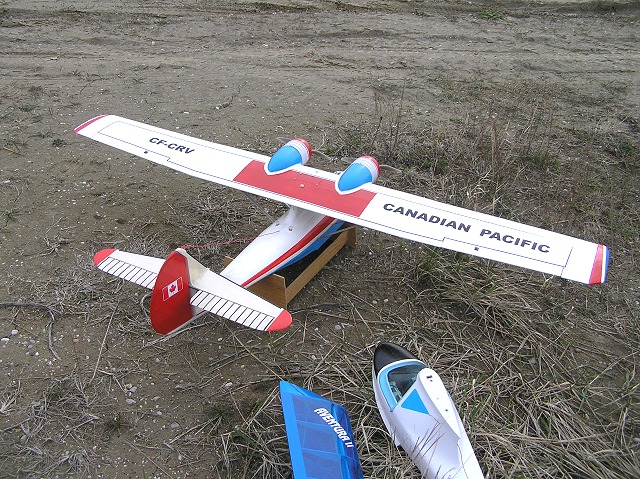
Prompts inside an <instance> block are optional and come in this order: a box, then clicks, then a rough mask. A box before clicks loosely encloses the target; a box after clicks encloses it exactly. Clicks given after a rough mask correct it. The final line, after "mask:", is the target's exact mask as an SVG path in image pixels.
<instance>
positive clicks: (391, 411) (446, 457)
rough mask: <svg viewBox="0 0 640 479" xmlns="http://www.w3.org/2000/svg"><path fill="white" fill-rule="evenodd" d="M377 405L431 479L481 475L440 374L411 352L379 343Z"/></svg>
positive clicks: (393, 432) (398, 441)
mask: <svg viewBox="0 0 640 479" xmlns="http://www.w3.org/2000/svg"><path fill="white" fill-rule="evenodd" d="M373 390H374V393H375V398H376V403H377V405H378V410H379V411H380V415H381V416H382V420H383V421H384V424H385V426H387V429H388V430H389V433H390V434H391V436H392V437H393V440H394V442H395V443H396V446H398V447H402V448H403V449H404V451H405V452H406V453H407V454H409V456H411V459H412V460H413V462H414V463H415V464H416V466H417V467H418V469H420V472H422V475H423V477H426V478H428V479H482V478H484V475H483V474H482V469H480V465H479V464H478V460H477V459H476V456H475V454H474V452H473V448H472V447H471V443H470V442H469V438H468V437H467V433H466V432H465V429H464V426H463V425H462V421H461V420H460V416H459V415H458V411H457V410H456V407H455V405H454V404H453V401H452V400H451V397H450V396H449V393H447V391H446V389H445V388H444V385H443V384H442V380H441V379H440V377H439V376H438V374H437V373H436V372H435V371H433V370H431V369H429V368H427V366H426V365H425V364H424V363H423V362H422V361H420V360H418V359H417V358H416V357H415V356H414V355H413V354H411V353H410V352H408V351H407V350H405V349H404V348H401V347H400V346H397V345H395V344H391V343H381V344H379V345H378V347H377V348H376V350H375V353H374V356H373Z"/></svg>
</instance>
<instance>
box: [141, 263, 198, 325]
mask: <svg viewBox="0 0 640 479" xmlns="http://www.w3.org/2000/svg"><path fill="white" fill-rule="evenodd" d="M190 299H191V295H190V294H189V268H188V267H187V258H185V257H184V256H182V255H181V254H180V253H178V252H177V251H173V252H172V253H171V254H170V255H169V256H168V257H167V259H166V260H165V262H164V264H163V265H162V268H160V272H159V273H158V278H157V279H156V284H155V286H154V288H153V292H152V293H151V305H150V312H149V313H150V316H151V326H153V329H155V330H156V331H157V332H159V333H160V334H169V333H170V332H172V331H175V330H176V329H178V328H179V327H180V326H183V325H184V324H186V323H187V322H189V321H190V320H191V319H193V317H194V316H195V314H194V311H193V310H192V308H191V303H190Z"/></svg>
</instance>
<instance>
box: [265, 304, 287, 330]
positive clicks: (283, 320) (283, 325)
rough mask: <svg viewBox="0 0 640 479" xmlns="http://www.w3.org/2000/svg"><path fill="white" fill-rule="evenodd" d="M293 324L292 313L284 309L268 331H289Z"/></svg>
mask: <svg viewBox="0 0 640 479" xmlns="http://www.w3.org/2000/svg"><path fill="white" fill-rule="evenodd" d="M292 322H293V318H292V317H291V313H289V311H287V310H286V309H283V310H282V311H281V312H280V314H279V315H278V316H277V317H276V319H274V320H273V323H271V324H270V325H269V327H268V328H267V331H269V332H271V331H281V330H283V329H287V328H288V327H289V326H291V323H292Z"/></svg>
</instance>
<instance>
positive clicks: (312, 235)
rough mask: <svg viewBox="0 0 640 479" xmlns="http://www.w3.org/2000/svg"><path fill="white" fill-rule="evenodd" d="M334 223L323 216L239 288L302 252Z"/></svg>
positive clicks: (332, 219)
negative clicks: (294, 242)
mask: <svg viewBox="0 0 640 479" xmlns="http://www.w3.org/2000/svg"><path fill="white" fill-rule="evenodd" d="M334 221H335V219H334V218H330V217H328V216H325V217H324V218H322V220H320V222H319V223H318V224H316V225H315V226H314V227H313V228H312V229H311V230H310V231H309V232H308V233H307V234H306V235H304V236H303V237H302V239H301V240H300V241H298V242H297V243H296V244H294V245H293V246H292V247H291V248H289V249H288V250H287V251H286V252H285V253H284V254H283V255H281V256H280V257H279V258H278V259H276V260H275V261H273V262H271V264H269V265H268V266H266V267H265V268H263V269H262V270H261V271H258V272H257V273H256V274H254V275H253V276H252V277H251V278H249V279H248V280H246V281H245V282H244V283H242V285H241V286H242V287H246V286H247V285H248V284H252V283H253V282H254V281H256V280H257V279H258V278H261V277H262V276H265V275H266V274H267V273H270V272H272V271H274V270H275V269H277V268H278V267H280V266H281V265H283V264H284V263H286V262H287V261H289V260H290V259H291V258H292V257H293V256H295V255H297V254H298V253H300V252H302V250H303V249H304V248H305V247H306V246H308V245H310V244H311V243H313V242H314V241H315V240H316V239H317V238H318V236H320V235H321V234H322V233H324V232H325V231H326V230H327V228H329V227H330V226H331V224H332V223H333V222H334Z"/></svg>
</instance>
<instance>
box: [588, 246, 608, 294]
mask: <svg viewBox="0 0 640 479" xmlns="http://www.w3.org/2000/svg"><path fill="white" fill-rule="evenodd" d="M608 259H609V258H608V257H607V247H606V246H604V245H601V244H599V245H598V250H597V251H596V259H595V260H594V262H593V269H592V270H591V277H590V278H589V284H601V283H604V280H605V278H606V271H607V262H608Z"/></svg>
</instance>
